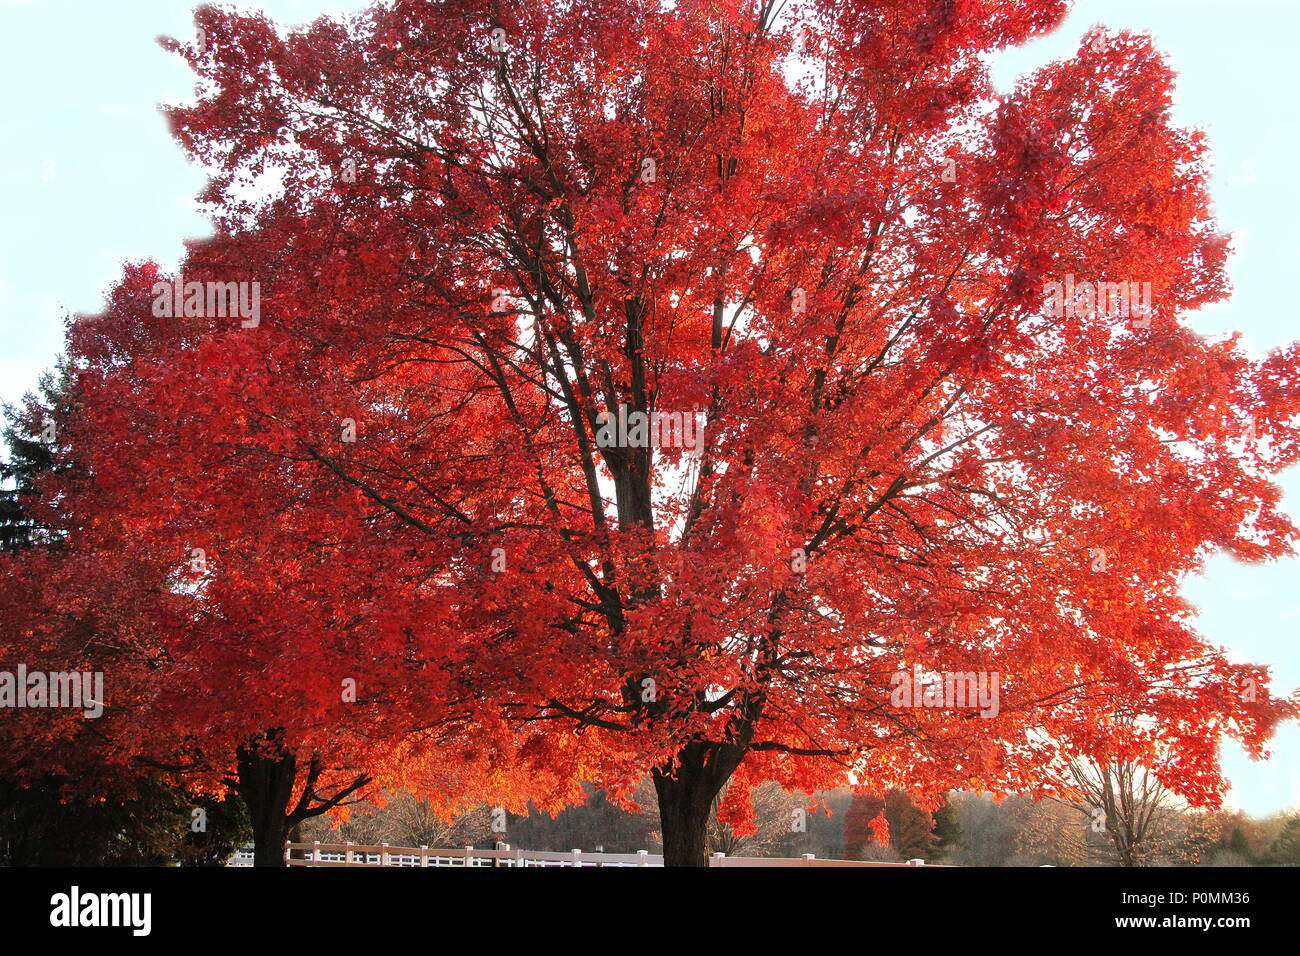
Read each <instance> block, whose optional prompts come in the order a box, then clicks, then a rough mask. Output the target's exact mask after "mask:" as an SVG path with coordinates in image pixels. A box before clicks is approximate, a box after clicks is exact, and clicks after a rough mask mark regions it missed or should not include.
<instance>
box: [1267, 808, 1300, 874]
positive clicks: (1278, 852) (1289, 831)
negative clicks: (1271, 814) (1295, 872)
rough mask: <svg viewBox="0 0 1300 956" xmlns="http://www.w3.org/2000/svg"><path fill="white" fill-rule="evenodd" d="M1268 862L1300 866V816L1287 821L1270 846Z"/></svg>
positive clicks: (1276, 864) (1275, 864)
mask: <svg viewBox="0 0 1300 956" xmlns="http://www.w3.org/2000/svg"><path fill="white" fill-rule="evenodd" d="M1267 862H1268V863H1270V864H1272V865H1273V866H1300V816H1294V817H1291V818H1290V819H1288V820H1287V821H1286V826H1285V827H1283V828H1282V832H1281V833H1279V834H1278V835H1277V839H1275V840H1274V841H1273V845H1272V846H1270V847H1269V850H1268V856H1267Z"/></svg>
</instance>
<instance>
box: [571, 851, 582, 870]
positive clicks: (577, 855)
mask: <svg viewBox="0 0 1300 956" xmlns="http://www.w3.org/2000/svg"><path fill="white" fill-rule="evenodd" d="M572 865H573V866H582V851H581V850H574V851H573V864H572Z"/></svg>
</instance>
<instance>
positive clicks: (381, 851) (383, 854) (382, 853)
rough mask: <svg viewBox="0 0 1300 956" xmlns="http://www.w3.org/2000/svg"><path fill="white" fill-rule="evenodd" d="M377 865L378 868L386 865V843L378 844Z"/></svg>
mask: <svg viewBox="0 0 1300 956" xmlns="http://www.w3.org/2000/svg"><path fill="white" fill-rule="evenodd" d="M379 865H380V866H387V865H388V844H387V843H381V844H379Z"/></svg>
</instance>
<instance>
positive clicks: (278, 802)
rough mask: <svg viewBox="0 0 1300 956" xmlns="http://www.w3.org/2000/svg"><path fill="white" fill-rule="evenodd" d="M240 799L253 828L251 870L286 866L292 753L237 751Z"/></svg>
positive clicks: (293, 772)
mask: <svg viewBox="0 0 1300 956" xmlns="http://www.w3.org/2000/svg"><path fill="white" fill-rule="evenodd" d="M237 766H238V768H239V786H238V790H239V795H240V796H241V797H243V799H244V802H245V804H247V806H248V816H249V820H250V821H251V823H252V827H253V866H286V865H287V864H286V862H285V858H284V847H285V839H286V837H287V836H288V833H289V825H290V821H289V816H288V813H287V811H288V808H289V801H290V800H291V799H292V798H293V784H294V780H295V778H296V777H297V772H298V766H297V760H296V758H295V756H294V754H293V753H292V752H291V751H286V750H283V749H281V750H279V751H278V752H275V751H272V752H268V751H266V750H265V749H258V748H256V747H255V746H244V747H240V748H239V752H238V754H237Z"/></svg>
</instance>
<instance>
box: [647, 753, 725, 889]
mask: <svg viewBox="0 0 1300 956" xmlns="http://www.w3.org/2000/svg"><path fill="white" fill-rule="evenodd" d="M743 756H744V752H743V751H742V750H741V749H740V748H738V747H728V746H723V745H716V744H714V745H708V744H702V743H691V744H687V745H686V746H685V747H683V748H682V750H681V751H680V752H679V753H678V754H677V758H676V760H674V761H673V762H672V763H671V764H666V765H664V766H662V767H656V768H655V769H654V771H652V774H651V776H652V777H653V779H654V784H655V794H656V795H657V796H658V798H659V827H660V831H661V832H662V834H663V843H664V866H708V865H709V812H710V810H711V809H712V806H713V799H714V797H716V796H717V795H718V793H719V791H721V790H722V787H723V786H724V785H725V784H726V782H727V781H728V780H729V779H730V778H731V774H732V772H733V771H734V770H735V769H736V767H737V766H738V765H739V764H740V760H741V758H742V757H743Z"/></svg>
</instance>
